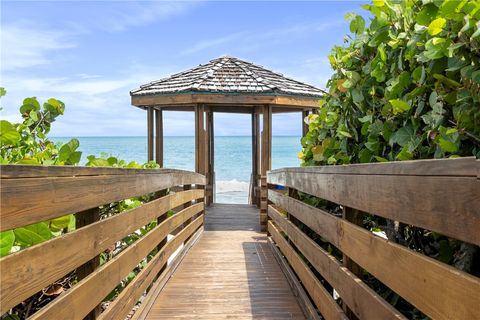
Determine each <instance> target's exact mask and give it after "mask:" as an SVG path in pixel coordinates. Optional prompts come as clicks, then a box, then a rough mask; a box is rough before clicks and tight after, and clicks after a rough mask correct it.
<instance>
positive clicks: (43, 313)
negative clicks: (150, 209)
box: [31, 203, 203, 320]
mask: <svg viewBox="0 0 480 320" xmlns="http://www.w3.org/2000/svg"><path fill="white" fill-rule="evenodd" d="M192 207H193V206H192ZM202 210H203V203H200V204H199V205H198V206H196V210H193V209H190V207H189V208H187V209H184V210H182V211H180V212H179V213H177V214H176V215H174V216H172V217H170V218H168V219H167V220H165V221H164V222H162V223H161V224H160V225H158V226H156V227H155V228H154V229H152V230H151V231H150V232H149V233H147V234H146V235H145V236H143V237H142V238H141V239H139V240H137V241H136V242H134V243H133V244H131V245H130V246H128V247H127V248H126V249H125V250H124V251H122V252H121V253H120V254H119V255H118V256H116V257H114V258H113V259H112V260H110V261H108V262H107V263H105V264H104V265H102V266H101V267H100V268H99V269H97V270H95V271H94V272H93V273H92V274H90V275H89V276H88V277H87V278H85V279H84V280H82V281H81V282H79V283H78V284H77V285H76V286H74V287H73V288H72V289H70V290H69V291H67V292H66V293H65V294H63V295H61V296H59V297H58V298H57V299H55V300H54V301H53V302H52V303H50V304H48V305H47V306H45V307H44V308H43V309H41V310H40V311H38V312H37V313H35V314H34V315H33V316H32V317H31V319H78V320H80V319H83V318H84V317H85V316H86V315H87V314H88V313H89V312H90V310H92V309H93V308H94V307H95V306H96V305H97V304H98V303H100V302H101V301H102V300H103V299H104V298H105V297H106V296H107V294H108V293H110V291H111V290H113V289H114V288H115V287H116V286H117V285H118V284H119V283H120V281H121V280H122V279H124V278H125V277H126V276H127V275H128V273H129V272H130V271H132V270H133V268H134V267H135V266H136V265H138V263H139V262H140V261H141V260H142V259H144V258H145V257H146V256H147V255H148V253H149V252H151V251H152V250H153V249H154V248H155V246H156V245H157V244H158V243H159V242H160V241H161V240H163V239H164V238H165V237H166V236H167V235H168V234H169V233H170V232H171V231H173V230H174V229H176V228H177V227H178V226H180V225H181V224H182V223H184V222H186V221H187V220H188V219H189V218H191V217H193V216H194V215H195V214H196V213H199V212H201V211H202ZM202 223H203V215H201V216H199V217H198V218H196V219H195V220H194V221H193V222H192V223H190V224H189V225H188V226H187V227H186V228H185V230H186V231H185V234H187V235H191V234H193V232H194V231H195V230H196V229H198V227H200V226H201V225H202ZM167 245H168V243H167Z"/></svg>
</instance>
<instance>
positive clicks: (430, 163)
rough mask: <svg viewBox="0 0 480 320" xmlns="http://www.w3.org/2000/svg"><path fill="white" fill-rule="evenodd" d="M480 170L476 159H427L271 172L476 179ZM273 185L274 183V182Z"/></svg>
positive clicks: (274, 173)
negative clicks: (462, 177)
mask: <svg viewBox="0 0 480 320" xmlns="http://www.w3.org/2000/svg"><path fill="white" fill-rule="evenodd" d="M479 170H480V161H479V160H477V159H475V157H464V158H456V159H426V160H411V161H392V162H380V163H359V164H349V165H337V166H318V167H315V166H313V167H292V168H281V169H276V170H271V171H270V174H271V175H272V176H275V175H278V174H283V173H284V172H289V173H315V174H367V175H368V174H373V175H403V176H464V177H475V176H477V175H478V173H479ZM272 183H273V182H272Z"/></svg>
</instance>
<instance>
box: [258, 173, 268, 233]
mask: <svg viewBox="0 0 480 320" xmlns="http://www.w3.org/2000/svg"><path fill="white" fill-rule="evenodd" d="M267 210H268V188H267V177H265V176H262V177H261V178H260V230H261V231H262V232H264V231H267V219H268V215H267Z"/></svg>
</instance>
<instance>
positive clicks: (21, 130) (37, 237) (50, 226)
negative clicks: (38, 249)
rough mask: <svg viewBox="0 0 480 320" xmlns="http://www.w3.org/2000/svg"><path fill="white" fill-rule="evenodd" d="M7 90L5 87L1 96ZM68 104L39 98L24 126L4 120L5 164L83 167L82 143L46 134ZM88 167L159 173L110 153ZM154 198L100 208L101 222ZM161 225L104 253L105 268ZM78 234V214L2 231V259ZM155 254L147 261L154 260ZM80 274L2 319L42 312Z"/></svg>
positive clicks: (0, 132)
mask: <svg viewBox="0 0 480 320" xmlns="http://www.w3.org/2000/svg"><path fill="white" fill-rule="evenodd" d="M5 94H6V91H5V89H4V88H1V87H0V97H2V96H4V95H5ZM64 110H65V105H64V103H63V102H61V101H60V100H57V99H53V98H52V99H49V100H48V101H46V102H45V103H43V105H41V104H40V103H39V102H38V100H37V98H35V97H30V98H26V99H24V101H23V104H22V106H21V107H20V113H21V116H22V122H20V123H11V122H9V121H7V120H0V164H27V165H78V164H79V163H80V161H81V156H82V153H81V152H80V151H79V148H80V142H79V140H78V139H71V140H70V141H68V142H66V143H55V142H53V141H51V140H50V139H49V138H48V137H47V135H48V133H49V131H50V128H51V125H52V123H53V122H54V121H55V120H56V119H57V117H59V116H61V115H63V113H64ZM86 165H87V166H95V167H99V166H109V167H119V168H149V169H155V168H159V165H158V164H157V163H155V162H148V163H145V164H142V165H141V164H139V163H137V162H135V161H131V162H127V161H125V160H121V159H117V158H116V157H112V156H110V155H108V154H101V155H100V156H95V155H90V156H87V161H86ZM155 196H156V195H155V194H147V195H143V196H138V197H134V198H130V199H125V200H122V201H118V202H114V203H110V204H107V205H104V206H101V207H100V208H99V210H100V214H101V217H102V219H103V218H107V217H109V216H112V215H115V214H118V213H121V212H123V211H127V210H130V209H133V208H135V207H138V206H140V205H141V204H142V203H144V202H148V201H150V200H152V199H153V198H155ZM156 224H157V221H156V220H155V221H152V222H151V223H149V224H148V225H146V226H144V227H142V228H140V229H138V230H137V231H135V232H134V233H132V234H130V235H127V236H126V237H125V238H124V239H122V240H121V241H117V242H116V243H115V245H114V246H112V248H110V249H109V250H107V251H105V252H102V253H101V255H100V262H101V264H103V263H105V262H107V261H109V260H110V259H111V258H112V257H114V256H115V255H116V254H118V253H119V252H121V250H123V249H124V248H125V247H126V246H128V245H129V244H131V243H133V242H134V241H136V240H138V239H139V238H141V237H142V236H143V235H145V234H146V233H147V232H149V231H150V230H151V229H152V228H154V227H155V226H156ZM73 230H75V216H74V214H73V213H72V214H69V215H65V216H62V217H58V218H55V219H52V220H48V221H43V222H39V223H35V224H32V225H28V226H24V227H20V228H16V229H13V230H7V231H3V232H0V257H3V256H6V255H8V254H11V253H13V252H16V251H19V250H22V249H24V248H27V247H30V246H33V245H36V244H39V243H42V242H44V241H47V240H49V239H52V238H54V237H57V236H60V235H62V234H64V233H67V232H71V231H73ZM154 253H155V250H154V252H152V253H150V255H149V257H148V259H149V258H150V257H151V255H153V254H154ZM145 264H146V261H142V262H141V263H140V264H139V265H138V266H137V267H136V268H135V269H134V270H133V271H132V272H131V273H130V274H129V275H128V277H126V278H125V279H124V280H123V281H122V282H121V283H120V284H119V285H118V286H117V287H116V288H115V289H114V290H113V291H112V292H111V293H110V294H109V295H108V296H107V297H106V298H105V301H110V300H112V299H113V298H114V297H115V296H116V295H117V294H118V293H119V292H121V290H122V289H123V288H124V287H125V286H126V285H127V284H128V283H129V282H130V281H131V280H132V279H133V278H134V277H135V275H136V274H137V273H138V272H139V271H140V270H141V269H142V268H143V267H144V266H145ZM76 281H77V280H76V276H75V272H73V273H70V274H68V275H66V276H65V277H63V278H61V279H59V280H58V281H56V282H55V283H53V284H52V285H51V286H49V287H47V288H45V289H44V290H42V292H40V293H38V294H36V295H34V296H32V297H30V298H29V299H28V300H27V301H24V303H21V304H19V305H18V306H16V307H15V308H13V309H12V310H11V311H10V312H8V314H5V315H1V316H0V317H2V319H25V318H28V317H29V316H30V315H31V314H33V313H34V312H36V311H37V310H39V309H40V308H41V307H42V306H44V305H45V304H46V303H48V302H49V301H51V300H52V299H54V298H55V297H56V296H58V295H59V294H60V293H62V292H63V291H64V290H66V289H68V288H69V287H71V286H72V285H74V284H75V282H76Z"/></svg>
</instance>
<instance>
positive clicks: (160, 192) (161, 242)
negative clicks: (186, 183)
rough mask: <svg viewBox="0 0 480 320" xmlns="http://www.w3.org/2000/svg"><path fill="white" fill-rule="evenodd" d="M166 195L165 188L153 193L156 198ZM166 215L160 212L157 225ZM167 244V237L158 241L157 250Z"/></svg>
mask: <svg viewBox="0 0 480 320" xmlns="http://www.w3.org/2000/svg"><path fill="white" fill-rule="evenodd" d="M166 195H167V189H164V190H160V191H158V192H156V193H155V199H158V198H161V197H164V196H166ZM167 215H168V212H165V213H164V214H162V215H161V216H159V217H158V218H157V225H159V224H160V223H162V222H163V221H165V220H166V219H167ZM166 244H167V238H165V239H163V240H162V241H160V243H159V244H158V246H157V251H160V250H161V249H162V248H163V247H164V246H165V245H166ZM163 269H164V268H162V270H161V271H160V273H161V272H162V271H163Z"/></svg>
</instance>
